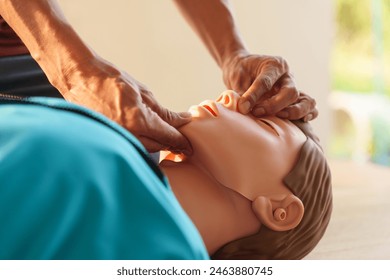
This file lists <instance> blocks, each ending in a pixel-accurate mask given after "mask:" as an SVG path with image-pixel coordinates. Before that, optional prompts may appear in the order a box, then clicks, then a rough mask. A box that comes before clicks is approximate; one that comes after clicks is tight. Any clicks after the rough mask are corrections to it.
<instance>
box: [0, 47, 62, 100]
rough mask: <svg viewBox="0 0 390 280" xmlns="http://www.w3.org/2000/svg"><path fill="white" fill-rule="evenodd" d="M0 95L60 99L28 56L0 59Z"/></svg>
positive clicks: (58, 94)
mask: <svg viewBox="0 0 390 280" xmlns="http://www.w3.org/2000/svg"><path fill="white" fill-rule="evenodd" d="M0 93H4V94H9V95H15V96H21V97H25V96H46V97H57V98H62V96H61V94H60V93H59V91H58V90H57V89H56V88H55V87H53V86H52V85H51V84H50V83H49V81H48V79H47V77H46V75H45V73H44V72H43V71H42V69H41V68H40V67H39V65H38V64H37V63H36V62H35V60H34V59H33V58H32V57H31V56H30V55H18V56H8V57H1V58H0Z"/></svg>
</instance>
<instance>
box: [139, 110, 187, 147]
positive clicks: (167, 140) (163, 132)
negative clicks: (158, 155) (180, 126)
mask: <svg viewBox="0 0 390 280" xmlns="http://www.w3.org/2000/svg"><path fill="white" fill-rule="evenodd" d="M148 112H149V113H148V116H147V118H146V119H147V120H148V122H147V123H146V126H145V128H144V129H143V130H142V131H140V132H139V136H140V140H141V142H142V140H143V141H144V142H143V144H144V143H145V144H144V145H145V147H146V149H148V150H149V149H156V148H159V149H160V148H161V147H163V148H165V149H167V150H174V151H181V152H183V153H185V154H191V153H192V148H191V145H190V143H189V142H188V140H187V138H186V137H184V135H183V134H181V133H180V132H179V131H178V130H177V129H176V128H174V127H173V126H171V125H169V124H168V123H167V122H165V121H164V120H162V119H161V118H160V117H159V116H158V115H157V114H156V113H155V112H153V111H151V110H150V109H149V110H148ZM146 139H148V140H146ZM153 142H156V143H157V144H155V143H153Z"/></svg>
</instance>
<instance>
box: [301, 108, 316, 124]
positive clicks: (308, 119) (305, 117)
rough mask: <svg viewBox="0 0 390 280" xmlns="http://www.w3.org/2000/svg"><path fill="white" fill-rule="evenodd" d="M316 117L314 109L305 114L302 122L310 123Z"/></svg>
mask: <svg viewBox="0 0 390 280" xmlns="http://www.w3.org/2000/svg"><path fill="white" fill-rule="evenodd" d="M317 117H318V109H317V108H314V110H313V111H312V112H311V113H310V114H307V115H306V116H304V117H303V121H304V122H308V121H312V120H314V119H315V118H317Z"/></svg>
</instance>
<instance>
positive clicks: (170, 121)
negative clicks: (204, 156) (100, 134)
mask: <svg viewBox="0 0 390 280" xmlns="http://www.w3.org/2000/svg"><path fill="white" fill-rule="evenodd" d="M92 65H94V66H95V67H91V65H90V67H86V69H83V74H82V75H80V74H78V72H77V71H76V72H73V73H72V74H71V76H72V78H71V79H69V80H71V81H74V80H76V81H77V82H73V83H71V84H72V86H71V87H70V89H69V91H68V92H64V93H63V95H64V97H65V99H67V100H69V101H72V102H75V103H78V104H80V105H84V106H86V107H89V108H91V109H93V110H95V111H97V112H100V113H102V114H104V115H105V116H107V117H108V118H110V119H111V120H113V121H115V122H117V123H118V124H120V125H122V126H123V127H124V128H126V129H127V130H129V131H130V132H131V133H132V134H133V135H134V136H135V137H137V138H138V140H140V141H141V143H142V144H143V145H144V146H145V148H146V149H147V150H148V151H149V152H156V151H160V150H163V149H164V150H165V149H166V150H171V151H174V152H181V153H185V154H191V153H192V149H191V146H190V144H189V142H188V140H187V139H186V138H185V137H184V136H183V135H182V134H181V133H180V132H179V131H178V130H177V129H176V128H178V127H180V126H182V125H184V124H186V123H188V122H189V121H190V120H191V114H189V113H187V112H183V113H175V112H172V111H170V110H168V109H166V108H164V107H163V106H161V105H160V104H159V103H158V102H157V101H156V99H155V98H154V96H153V94H152V93H151V92H150V91H149V90H148V89H147V88H146V87H145V86H144V85H143V84H141V83H140V82H138V81H137V80H135V79H134V78H133V77H131V76H130V75H128V74H127V73H124V72H122V71H119V70H117V69H116V68H115V67H114V66H113V65H111V64H109V63H108V62H106V61H103V60H97V61H96V62H95V63H93V64H92ZM86 70H87V71H89V72H90V73H85V71H86ZM91 72H92V73H91ZM75 76H76V77H75Z"/></svg>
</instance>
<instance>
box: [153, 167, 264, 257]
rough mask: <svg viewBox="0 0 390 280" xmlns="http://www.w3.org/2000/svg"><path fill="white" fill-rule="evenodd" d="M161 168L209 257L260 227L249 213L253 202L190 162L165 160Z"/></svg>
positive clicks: (257, 221)
mask: <svg viewBox="0 0 390 280" xmlns="http://www.w3.org/2000/svg"><path fill="white" fill-rule="evenodd" d="M160 167H161V168H162V170H163V171H164V173H165V174H166V175H167V177H168V180H169V182H170V185H171V187H172V190H173V192H174V194H175V195H176V197H177V199H178V200H179V202H180V204H181V206H182V207H183V209H184V210H185V211H186V213H187V214H188V215H189V217H190V218H191V220H192V221H193V222H194V224H195V226H196V227H197V229H198V230H199V232H200V234H201V236H202V238H203V241H204V243H205V245H206V247H207V250H208V252H209V254H210V255H212V254H213V253H215V251H216V250H217V249H219V248H220V247H222V246H223V245H225V244H226V243H228V242H230V241H233V240H237V239H240V238H242V237H245V236H250V235H253V234H255V233H256V232H258V231H259V229H260V226H261V224H260V221H259V220H258V219H257V218H256V216H255V214H254V212H253V211H252V201H250V200H248V199H247V198H245V197H243V196H242V195H240V194H238V193H237V192H235V191H233V190H231V189H229V188H227V187H224V186H223V185H221V184H220V183H218V182H217V181H216V180H215V179H214V178H213V177H211V176H210V175H209V174H208V173H207V172H205V171H204V170H202V169H200V168H199V167H197V166H196V165H194V164H192V163H191V162H189V161H184V162H180V163H177V162H172V161H167V160H165V161H163V162H161V163H160Z"/></svg>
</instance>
